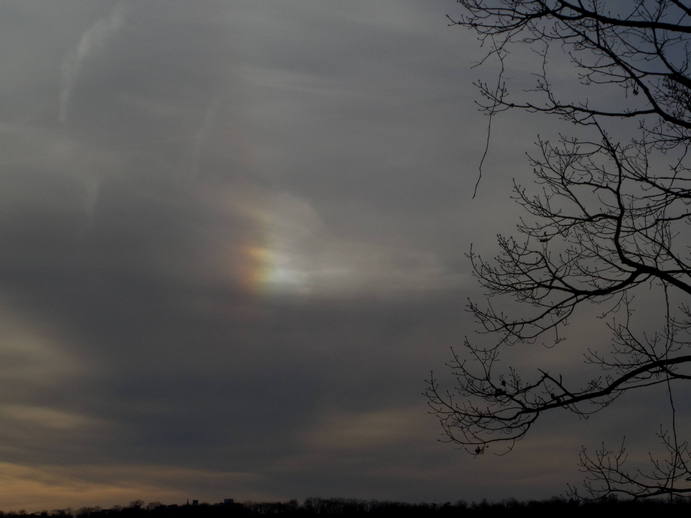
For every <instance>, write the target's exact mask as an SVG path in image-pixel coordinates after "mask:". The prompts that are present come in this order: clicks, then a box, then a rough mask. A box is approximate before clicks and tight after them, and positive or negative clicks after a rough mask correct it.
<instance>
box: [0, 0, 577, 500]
mask: <svg viewBox="0 0 691 518" xmlns="http://www.w3.org/2000/svg"><path fill="white" fill-rule="evenodd" d="M56 4H57V2H56V3H53V2H50V3H46V2H26V1H24V0H22V1H21V2H19V1H16V2H6V3H4V4H3V6H2V8H0V9H1V10H2V16H0V20H2V21H1V22H0V23H2V24H3V30H0V38H2V40H3V42H4V43H3V45H2V46H0V48H1V49H2V50H0V52H3V62H4V63H7V65H6V66H7V70H8V71H9V73H8V74H5V75H3V79H2V81H1V82H0V91H2V93H3V96H4V99H5V101H4V102H3V105H2V107H1V110H2V114H3V122H2V125H1V126H0V142H2V144H3V148H5V149H6V150H7V151H6V154H5V155H4V158H3V167H2V170H1V172H0V182H2V189H1V190H0V200H1V201H2V207H3V208H2V213H1V214H0V235H1V236H2V239H3V246H2V247H1V248H0V289H1V293H2V295H1V300H2V303H3V306H4V307H5V308H6V309H7V311H6V313H5V317H4V320H3V322H2V325H3V327H2V328H0V331H2V333H3V336H4V337H6V338H7V342H8V343H10V344H13V345H11V346H10V345H7V346H5V348H4V349H3V350H2V357H3V358H7V359H8V360H11V362H10V363H8V362H5V363H4V364H3V365H4V367H3V368H0V380H1V381H2V383H3V391H2V393H3V394H4V395H3V398H2V403H3V404H4V406H2V407H1V408H0V419H1V420H2V427H0V429H2V430H3V432H2V434H3V436H2V439H3V440H2V441H0V443H1V444H3V450H2V451H3V455H4V459H3V460H4V461H5V462H7V463H10V464H11V465H12V467H11V471H12V473H16V477H17V480H20V481H22V482H21V483H22V484H25V483H26V480H28V479H30V478H36V477H37V476H38V475H36V473H39V474H42V475H40V476H41V477H45V480H47V481H48V482H46V483H45V484H44V485H43V486H40V487H34V486H22V487H32V488H33V489H32V490H33V491H34V492H41V491H43V492H45V494H46V495H53V494H54V493H52V492H51V490H50V488H51V487H61V486H60V484H62V483H63V482H61V481H64V480H67V479H69V480H73V479H78V480H80V481H81V483H85V484H91V485H90V486H89V487H90V488H91V491H92V492H91V493H88V495H90V496H88V498H92V499H95V498H98V495H101V498H102V499H104V500H108V501H112V500H114V499H118V498H120V499H122V498H126V497H134V496H136V497H141V498H145V499H154V498H158V497H159V496H160V498H168V499H170V498H175V497H178V496H180V495H184V494H189V491H196V492H198V493H199V494H200V495H202V496H203V497H208V498H220V497H222V496H228V495H227V494H226V492H231V493H235V494H236V496H239V497H241V498H242V497H247V498H250V497H267V498H269V497H286V498H289V497H305V496H309V495H310V494H322V495H327V494H339V495H346V496H356V497H368V498H369V497H372V498H375V497H376V498H397V499H419V498H435V499H454V498H469V499H472V498H479V497H483V496H492V495H493V496H506V491H505V490H506V489H507V488H511V487H519V488H521V489H519V490H516V491H517V492H518V493H520V494H518V495H517V496H522V495H523V494H525V495H534V494H535V495H537V494H540V495H547V494H553V493H554V492H555V491H558V490H559V489H561V487H562V486H556V485H555V484H557V483H560V482H561V480H562V478H563V477H564V476H565V475H564V473H565V472H564V471H559V470H558V467H557V466H554V465H550V466H548V467H547V468H548V469H547V468H545V469H547V471H546V473H549V474H550V475H551V476H550V477H546V476H545V475H544V474H543V475H541V476H538V475H537V474H536V471H535V470H537V469H538V468H537V467H535V466H540V467H542V468H544V467H545V466H544V463H543V462H537V461H534V459H533V461H531V462H533V464H535V463H536V464H535V466H533V467H529V468H527V469H528V471H530V470H533V475H534V477H536V478H535V479H531V480H532V481H529V480H528V481H525V480H524V481H523V482H521V477H524V475H522V474H521V473H522V472H521V469H520V465H521V462H523V465H524V466H525V465H528V466H530V465H531V464H530V462H528V460H530V458H531V456H534V451H535V449H536V446H535V444H534V443H529V444H528V446H527V447H526V449H525V450H524V451H523V453H521V452H519V454H518V456H517V457H516V458H517V459H519V460H516V461H514V462H515V465H514V466H513V467H511V468H506V466H504V467H503V468H502V469H503V470H504V471H506V472H507V473H509V475H507V478H504V479H502V480H500V481H497V480H496V475H495V474H494V473H495V472H494V471H492V470H496V469H497V468H498V467H499V466H501V463H500V461H491V462H489V464H486V465H485V467H484V468H477V466H478V464H477V463H475V464H474V465H473V467H472V468H470V469H468V468H467V466H466V465H464V464H463V462H467V460H465V459H463V460H462V462H461V459H460V458H457V457H455V456H453V455H449V451H448V450H447V449H446V448H445V447H444V446H441V445H438V444H436V443H434V439H435V437H436V433H437V430H436V426H435V423H434V422H433V421H432V420H431V419H429V418H428V416H426V415H425V411H424V407H423V405H422V400H421V398H420V396H419V392H420V391H421V390H422V382H423V380H424V378H425V376H426V375H427V372H428V370H429V368H431V367H434V366H438V365H440V364H441V362H442V361H443V360H444V359H445V355H446V348H447V347H448V346H449V345H452V344H458V342H459V341H460V339H461V337H462V336H463V334H465V333H466V332H467V329H468V327H469V325H470V323H469V322H468V320H469V319H468V317H467V315H466V314H465V313H464V312H463V309H462V306H463V302H464V300H465V297H466V296H467V295H469V294H470V293H472V292H473V291H474V290H475V288H474V287H473V284H472V281H471V280H470V278H469V275H468V271H467V264H466V262H465V259H464V257H463V254H464V252H465V251H466V249H467V244H468V242H469V241H471V240H473V241H479V242H480V243H486V242H488V241H489V240H491V239H493V238H492V236H493V235H494V233H495V231H496V230H498V229H500V228H502V227H504V228H506V226H507V225H508V226H509V227H510V224H511V223H512V222H511V221H509V222H508V223H507V222H506V221H503V219H502V217H500V216H501V215H504V214H505V215H506V216H507V217H510V215H511V214H513V212H512V209H509V208H506V207H504V206H503V204H504V201H505V193H506V192H507V191H508V188H509V186H510V176H511V175H507V177H499V178H497V177H489V178H488V179H486V180H484V182H485V183H483V186H484V189H483V190H481V192H480V198H481V204H478V203H472V202H471V201H470V192H471V190H472V186H473V183H474V180H475V175H476V170H475V168H476V166H477V163H478V160H479V158H480V156H481V152H482V148H481V145H482V142H483V137H484V131H485V126H484V121H483V119H482V117H480V116H479V115H478V114H477V113H476V112H475V111H474V108H473V106H472V103H471V96H472V95H473V91H472V87H471V85H470V82H471V78H470V77H469V76H468V73H467V66H468V65H469V64H470V63H471V62H472V59H473V58H472V57H471V56H470V54H472V52H470V51H468V50H467V48H466V47H469V46H470V45H474V42H472V40H470V39H469V38H467V36H464V35H462V34H460V33H458V32H455V31H450V30H448V29H447V28H446V26H445V22H444V18H443V15H444V13H445V12H446V10H448V9H450V8H451V7H452V5H453V3H452V2H446V1H441V0H440V1H438V2H425V3H424V4H423V3H420V2H407V1H405V2H369V1H359V2H355V1H352V2H351V1H349V2H347V3H346V2H333V3H332V2H316V1H297V0H296V1H294V2H280V3H268V2H266V3H265V2H256V1H252V2H250V1H238V2H223V1H200V2H194V3H192V2H183V1H166V2H163V1H154V0H151V1H141V2H140V1H136V2H135V1H131V2H106V1H104V2H80V1H74V2H67V1H65V2H60V8H57V7H56ZM5 26H6V27H7V28H8V30H7V31H5V30H4V27H5ZM20 47H21V48H22V51H21V53H22V56H25V57H26V59H17V56H16V54H15V53H11V52H9V51H8V50H7V49H8V48H15V49H16V48H20ZM475 57H477V55H475ZM5 58H7V59H6V61H5ZM520 124H521V122H520V121H516V120H510V121H509V122H508V125H509V129H508V130H503V131H505V132H506V134H505V135H504V134H502V133H501V131H502V130H497V131H498V135H499V137H500V138H501V139H504V138H505V139H506V142H507V143H506V144H505V145H503V146H502V148H501V149H502V151H501V153H499V152H498V153H499V154H500V158H497V159H496V161H495V162H494V163H493V166H494V167H496V168H500V166H502V165H510V166H511V167H512V168H516V166H515V164H516V160H515V159H516V156H520V150H521V149H522V148H523V147H525V146H526V145H527V144H528V143H529V142H530V140H531V136H530V135H528V134H519V133H517V132H516V128H517V127H519V126H520ZM502 161H503V162H502ZM518 174H520V171H519V172H518ZM495 208H496V210H493V209H495ZM487 211H489V213H491V214H492V215H493V216H492V217H488V216H487V214H488V212H487ZM509 219H510V218H509ZM250 252H251V253H250ZM252 254H255V255H257V254H259V257H260V259H256V257H255V255H252ZM262 254H264V255H266V256H267V257H268V259H266V260H265V261H269V263H270V264H263V263H262V261H264V260H263V259H261V257H264V255H262ZM274 256H275V257H274ZM276 258H278V259H276ZM279 259H280V260H279ZM271 261H274V263H275V264H274V263H272V262H271ZM272 268H273V273H272V272H271V271H270V270H271V269H272ZM559 424H560V423H557V424H556V425H555V428H553V429H558V427H559V426H558V425H559ZM545 430H546V429H545ZM545 430H542V435H541V436H540V437H542V438H544V437H548V436H549V432H548V431H545ZM564 433H566V431H565V432H564ZM551 441H552V443H550V444H553V443H558V442H559V441H558V440H556V439H551ZM569 441H571V442H575V439H573V440H572V438H570V439H569V440H568V441H567V442H569ZM562 442H563V441H562ZM557 446H558V445H557V444H553V447H554V449H555V451H557V452H559V448H558V447H557ZM561 453H563V454H564V455H568V456H569V458H571V454H572V453H573V450H570V451H567V452H561ZM561 453H559V454H561ZM457 460H458V462H457ZM545 462H546V461H545ZM548 464H549V463H548ZM553 464H554V463H553ZM7 469H10V468H9V467H8V468H7ZM23 469H26V470H29V471H26V472H25V471H22V470H23ZM478 469H480V470H486V471H483V472H482V473H483V476H484V477H485V478H482V477H479V476H473V473H474V472H475V471H476V470H478ZM32 470H38V471H32ZM176 470H177V471H176ZM22 473H24V474H22ZM541 473H545V471H544V470H543V471H542V472H541ZM13 476H14V475H13ZM560 477H561V478H560ZM122 479H129V480H132V481H135V482H136V483H134V484H130V485H124V486H123V485H122V484H123V483H122ZM538 479H539V480H538ZM42 480H43V479H42ZM18 484H19V483H18ZM137 485H138V487H139V489H138V487H137ZM113 488H116V489H117V490H115V489H113ZM138 491H139V492H138ZM185 491H187V493H185ZM18 494H23V493H21V491H20V492H19V493H18ZM149 495H158V496H149ZM230 496H233V495H230ZM46 498H48V497H46ZM55 498H58V497H57V496H55ZM85 498H86V497H85ZM58 500H59V498H58ZM48 501H49V500H48ZM60 501H62V500H60ZM73 501H75V502H79V499H78V497H74V500H73ZM82 502H83V503H87V502H85V501H84V500H82ZM90 503H93V504H96V503H104V502H97V501H92V502H90ZM0 505H2V502H0ZM8 505H9V504H8ZM12 505H15V504H14V503H13V504H12ZM17 505H20V504H17ZM56 505H58V504H56Z"/></svg>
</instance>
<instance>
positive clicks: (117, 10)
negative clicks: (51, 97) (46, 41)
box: [58, 2, 126, 123]
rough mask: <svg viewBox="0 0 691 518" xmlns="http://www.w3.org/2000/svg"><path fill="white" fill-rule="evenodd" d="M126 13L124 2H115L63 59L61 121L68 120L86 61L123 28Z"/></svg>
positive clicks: (59, 114)
mask: <svg viewBox="0 0 691 518" xmlns="http://www.w3.org/2000/svg"><path fill="white" fill-rule="evenodd" d="M125 15H126V10H125V6H124V4H123V3H122V2H119V3H117V4H115V6H113V8H112V9H111V10H110V11H109V12H108V14H106V15H105V16H103V17H101V18H99V19H98V20H96V21H95V22H94V23H93V24H91V26H89V28H88V29H86V30H85V31H84V33H82V36H81V38H80V39H79V43H78V44H77V47H76V48H75V49H74V50H73V51H71V52H69V53H68V54H67V55H66V56H65V58H64V59H63V62H62V66H61V78H60V97H59V112H58V118H59V120H60V122H61V123H65V122H67V118H68V115H69V109H70V103H71V101H72V96H73V92H74V87H75V85H76V84H77V80H78V78H79V73H80V71H81V70H82V68H83V67H84V63H85V62H86V61H87V60H88V59H89V58H90V57H91V56H93V55H94V53H95V52H97V51H98V50H99V49H101V48H102V47H103V46H104V45H105V43H106V42H107V41H108V40H109V39H110V38H112V37H113V36H114V35H115V34H116V33H117V32H118V31H119V30H120V29H121V28H122V26H123V25H124V23H125Z"/></svg>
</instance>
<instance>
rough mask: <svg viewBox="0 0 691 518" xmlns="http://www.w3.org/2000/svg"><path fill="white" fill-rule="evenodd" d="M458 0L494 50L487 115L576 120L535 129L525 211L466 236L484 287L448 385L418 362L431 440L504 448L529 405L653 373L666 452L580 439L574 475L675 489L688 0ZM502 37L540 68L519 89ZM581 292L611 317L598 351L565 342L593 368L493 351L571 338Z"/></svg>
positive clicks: (683, 307) (685, 356)
mask: <svg viewBox="0 0 691 518" xmlns="http://www.w3.org/2000/svg"><path fill="white" fill-rule="evenodd" d="M458 3H459V4H461V5H460V9H459V10H460V14H458V16H452V15H450V16H449V19H450V21H451V23H452V24H453V25H458V26H461V27H464V28H466V29H469V30H472V31H474V32H475V33H476V34H477V35H478V37H479V38H480V40H481V41H482V43H483V44H484V45H485V46H486V47H487V48H488V55H487V59H491V58H496V59H497V60H498V63H499V73H498V80H497V82H496V84H493V85H490V84H489V83H486V82H479V83H477V85H478V87H479V91H480V95H481V97H480V104H481V107H482V109H483V110H485V111H486V112H487V114H488V115H489V116H490V123H491V120H492V117H494V116H495V115H496V114H497V113H499V112H501V111H504V110H509V109H518V110H524V111H527V112H541V113H545V114H548V115H554V116H556V117H559V118H561V119H563V120H565V121H567V122H568V123H570V124H572V125H573V126H574V127H575V129H577V131H575V133H576V134H577V136H573V137H572V136H565V135H559V136H558V137H557V138H556V139H554V140H553V141H552V140H546V139H538V143H537V150H536V151H535V152H533V153H532V154H531V155H530V156H529V162H530V166H531V167H532V170H533V172H534V177H535V182H536V184H537V189H536V190H535V192H532V191H530V190H528V189H527V188H526V187H524V186H522V185H519V184H515V186H514V198H515V200H516V201H517V202H518V203H519V204H520V205H521V206H522V208H523V209H524V211H525V213H526V216H525V219H523V220H521V221H520V223H519V224H518V226H517V235H516V236H499V237H498V247H499V252H498V254H497V256H496V257H494V258H492V259H485V258H483V257H480V256H479V255H477V254H476V253H475V252H474V251H473V250H472V249H471V251H470V253H469V257H470V260H471V263H472V266H473V269H474V272H475V274H476V276H477V278H478V279H479V282H480V284H481V285H482V286H483V287H484V288H485V289H486V292H487V300H486V301H483V302H482V303H481V302H476V301H471V302H470V303H469V306H468V307H469V310H470V311H471V312H472V314H473V315H474V316H475V319H476V322H477V323H478V325H479V333H480V334H481V335H483V337H482V338H483V340H481V342H482V343H478V342H477V341H475V340H471V339H469V338H466V339H465V343H464V347H463V349H462V350H455V351H454V352H453V357H452V359H451V361H450V362H449V366H450V368H451V371H452V374H453V377H454V380H455V382H454V383H453V385H452V386H450V387H447V386H444V385H442V384H440V382H439V381H438V380H437V378H435V377H434V376H432V377H431V378H430V380H429V382H428V388H427V391H426V396H427V399H428V403H429V405H430V408H431V411H432V413H434V414H435V415H436V416H437V417H438V418H439V421H440V423H441V426H442V430H443V432H444V435H445V437H446V439H447V440H449V441H451V442H454V443H457V444H460V445H462V446H464V447H465V448H466V449H467V450H468V451H469V452H470V453H473V454H481V453H484V452H485V451H487V448H488V447H490V446H492V451H505V450H506V449H507V448H508V449H510V448H511V447H512V446H513V444H514V443H515V441H516V440H519V439H521V438H522V437H524V436H525V435H526V434H527V433H528V432H529V431H530V429H531V426H532V425H533V424H534V423H535V421H536V420H537V419H539V417H540V416H541V415H542V414H544V413H545V412H548V411H551V410H554V409H566V410H569V411H571V412H573V413H575V414H577V415H579V416H587V415H589V414H591V413H593V412H597V411H600V410H602V409H604V408H606V407H608V406H609V405H610V404H611V403H612V402H613V401H614V400H615V399H617V398H618V397H619V396H621V395H622V394H624V393H626V392H629V391H633V390H643V389H646V388H649V387H651V386H655V385H662V386H663V387H665V388H666V389H667V393H668V399H669V402H668V405H669V407H670V412H671V424H670V426H669V428H667V429H663V430H662V431H661V432H660V439H661V440H662V443H663V445H664V447H665V451H666V454H665V455H663V457H658V458H654V459H653V466H652V468H651V470H650V471H649V472H645V473H643V472H640V471H637V470H634V471H630V470H628V469H627V468H626V466H625V463H624V460H625V457H626V450H625V449H624V448H623V446H622V447H621V448H618V449H615V450H614V451H612V452H610V451H608V450H607V449H605V448H604V447H603V449H601V450H598V451H596V452H594V453H593V454H589V453H588V452H587V451H585V450H584V451H583V452H582V454H581V467H582V468H583V470H584V471H585V472H586V489H587V490H588V491H589V493H590V495H591V496H601V495H609V494H613V493H618V494H625V495H629V496H632V497H635V498H639V497H646V496H655V495H663V494H664V495H677V496H678V495H684V494H691V483H690V482H689V480H691V478H690V477H691V471H690V469H689V468H691V463H690V462H691V457H690V451H689V447H688V444H687V442H685V441H683V440H682V439H681V438H680V437H678V434H677V432H678V430H677V429H678V423H677V417H676V409H675V406H674V398H673V388H674V387H675V386H677V385H679V383H683V382H687V381H689V380H691V312H690V310H689V306H688V302H689V300H690V299H689V295H691V246H689V243H691V232H690V227H689V224H690V223H691V212H690V205H691V174H690V170H689V166H688V162H687V160H686V158H687V152H688V146H689V143H690V141H691V135H690V133H689V129H690V128H691V74H690V73H689V42H690V41H691V2H689V1H688V0H636V1H633V0H630V1H627V0H621V1H618V0H610V1H604V0H459V1H458ZM517 45H527V46H529V47H530V48H531V49H532V50H534V51H536V54H537V56H538V59H539V60H540V63H539V64H540V68H539V69H540V71H541V72H540V73H538V74H537V80H536V83H535V85H534V89H532V90H530V91H527V92H518V94H516V93H515V92H513V91H512V90H511V88H510V84H508V83H507V82H506V81H505V80H504V75H503V72H504V63H505V60H506V59H508V55H509V50H510V49H511V48H512V47H514V46H517ZM555 53H556V54H558V57H560V58H561V59H562V60H568V61H569V62H570V63H571V65H572V66H573V67H574V69H575V71H577V73H578V78H579V79H580V84H579V85H578V86H579V87H578V89H576V88H573V89H570V90H569V92H571V94H570V95H571V97H568V98H564V97H563V95H564V94H563V93H562V92H558V91H557V88H556V87H554V86H553V81H552V78H551V77H550V63H552V61H551V60H552V59H553V58H554V55H555ZM574 91H575V93H573V92H574ZM612 99H614V102H613V101H612ZM627 122H630V123H631V124H626V123H627ZM588 134H589V136H585V137H584V135H588ZM641 293H644V294H645V295H644V296H645V297H647V298H650V297H651V296H652V295H650V294H651V293H656V294H657V295H656V296H658V297H659V300H660V301H661V303H660V304H659V307H660V319H659V321H660V322H661V323H660V325H659V326H658V327H657V328H655V329H644V330H641V329H639V326H638V325H637V324H638V323H639V322H636V321H635V320H636V309H637V307H638V303H639V300H641V299H639V298H637V297H638V296H639V295H640V294H641ZM506 300H510V301H513V302H518V303H519V306H518V307H519V308H520V310H519V314H513V313H509V312H507V310H505V309H503V308H506V307H507V305H506V303H505V301H506ZM591 305H595V306H596V307H597V308H598V310H599V313H600V316H601V317H602V318H604V319H605V321H606V322H608V328H609V330H610V332H611V340H610V345H609V349H608V350H605V351H602V350H590V349H589V344H586V343H582V344H580V345H579V347H581V348H582V350H583V353H584V359H585V361H586V362H587V363H588V364H589V365H590V367H591V368H592V367H596V368H597V369H598V372H597V374H596V375H594V376H593V377H591V378H589V379H580V380H576V383H574V380H567V379H565V377H564V376H563V375H562V374H559V373H555V372H551V371H548V370H546V369H540V368H539V366H536V367H535V369H534V371H533V372H529V373H526V372H519V370H518V369H516V368H512V367H508V368H507V367H505V364H504V363H502V362H501V360H500V358H502V355H503V354H504V353H506V351H507V349H508V348H511V347H512V346H526V344H544V345H546V346H548V347H553V346H559V344H560V343H561V342H562V341H563V340H564V337H565V336H569V338H570V339H571V342H574V338H576V343H578V342H577V338H578V337H577V333H574V332H573V330H570V329H569V328H568V324H569V321H570V319H571V318H572V317H573V316H575V315H576V314H577V313H578V311H580V310H581V309H583V308H585V307H587V306H591ZM514 307H516V306H514ZM569 333H570V334H569ZM574 335H576V336H574ZM688 386H689V385H686V387H688ZM687 390H688V389H687Z"/></svg>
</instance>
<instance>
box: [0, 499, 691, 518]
mask: <svg viewBox="0 0 691 518" xmlns="http://www.w3.org/2000/svg"><path fill="white" fill-rule="evenodd" d="M690 511H691V502H689V501H688V500H683V499H679V500H676V501H672V502H670V501H669V500H617V499H616V498H606V499H600V500H595V501H582V500H581V501H579V500H575V499H568V500H567V499H561V498H553V499H550V500H541V501H517V500H505V501H501V502H491V503H490V502H487V501H482V502H479V503H466V502H464V501H458V502H454V503H451V502H445V503H403V502H391V501H377V500H357V499H347V498H307V499H305V500H304V501H303V502H302V503H300V502H298V501H297V500H289V501H285V502H242V503H240V502H235V501H233V500H232V499H225V500H224V501H223V502H221V503H213V504H210V503H204V502H201V503H200V502H198V501H197V500H192V501H191V503H190V501H188V502H187V503H185V504H182V505H178V504H172V505H170V504H161V503H156V502H153V503H148V504H145V503H144V502H142V501H134V502H131V503H130V504H129V505H126V506H115V507H111V508H100V507H83V508H79V509H59V510H53V511H40V512H33V513H27V512H25V511H13V512H0V516H2V517H5V518H13V517H19V516H24V517H25V516H38V517H49V516H50V517H57V518H67V517H79V518H110V517H118V518H131V517H150V518H159V517H190V516H194V517H208V518H212V517H249V516H295V517H313V516H387V517H388V516H396V517H397V518H407V517H411V518H412V517H422V516H438V517H450V516H488V515H491V516H495V515H500V516H501V515H510V516H555V515H558V516H583V515H585V514H587V513H589V512H606V513H610V512H611V513H632V512H643V513H648V515H650V514H651V513H665V514H664V516H670V515H671V513H672V512H674V513H675V514H678V515H682V514H684V515H688V513H689V512H690Z"/></svg>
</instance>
